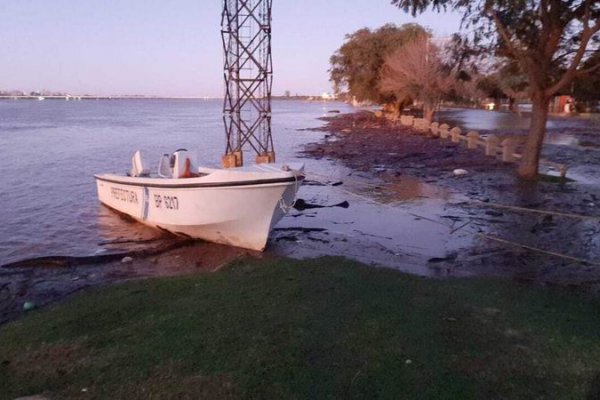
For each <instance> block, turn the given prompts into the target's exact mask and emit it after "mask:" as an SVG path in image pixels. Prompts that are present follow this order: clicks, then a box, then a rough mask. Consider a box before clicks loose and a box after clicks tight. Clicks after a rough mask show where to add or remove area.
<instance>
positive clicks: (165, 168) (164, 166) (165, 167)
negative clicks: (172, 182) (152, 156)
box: [158, 154, 173, 178]
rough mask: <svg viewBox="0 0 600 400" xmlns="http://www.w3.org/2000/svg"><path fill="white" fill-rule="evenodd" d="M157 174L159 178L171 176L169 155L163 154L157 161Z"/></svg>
mask: <svg viewBox="0 0 600 400" xmlns="http://www.w3.org/2000/svg"><path fill="white" fill-rule="evenodd" d="M158 176H160V177H161V178H172V177H173V170H172V169H171V165H170V160H169V155H168V154H163V156H162V157H161V158H160V161H159V162H158Z"/></svg>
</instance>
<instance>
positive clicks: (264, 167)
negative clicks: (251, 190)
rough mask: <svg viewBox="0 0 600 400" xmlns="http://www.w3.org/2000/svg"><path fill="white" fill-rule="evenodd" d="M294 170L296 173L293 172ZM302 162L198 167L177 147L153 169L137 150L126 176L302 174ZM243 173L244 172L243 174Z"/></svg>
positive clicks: (190, 157)
mask: <svg viewBox="0 0 600 400" xmlns="http://www.w3.org/2000/svg"><path fill="white" fill-rule="evenodd" d="M294 171H295V172H296V173H294ZM303 171H304V164H303V163H292V164H278V163H275V164H254V165H248V166H243V167H237V168H229V169H227V170H224V169H223V168H210V167H198V166H197V165H196V162H195V157H194V156H193V155H192V154H191V153H190V152H188V151H187V149H177V150H176V151H174V152H173V153H172V154H171V155H169V154H167V153H165V154H163V155H162V157H161V158H160V160H159V162H158V168H157V169H156V170H153V169H151V168H150V164H149V163H148V162H147V161H146V160H145V159H144V157H143V155H142V152H141V151H140V150H137V151H136V152H135V153H134V154H133V156H132V157H131V170H130V171H129V172H128V173H127V176H128V177H132V178H151V179H152V178H154V179H185V178H201V177H206V176H208V175H211V174H212V175H213V176H215V172H219V174H217V175H219V176H220V175H222V174H223V173H225V172H229V173H236V175H237V176H238V178H239V177H241V175H240V174H243V173H251V174H253V175H255V174H256V173H262V174H264V173H268V174H269V175H271V176H272V175H273V174H274V173H275V174H281V173H285V174H286V175H288V174H290V173H292V174H293V175H297V173H300V175H303ZM244 175H245V174H244Z"/></svg>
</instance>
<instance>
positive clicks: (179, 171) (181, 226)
mask: <svg viewBox="0 0 600 400" xmlns="http://www.w3.org/2000/svg"><path fill="white" fill-rule="evenodd" d="M132 164H133V168H132V171H131V173H130V174H129V176H127V175H117V174H101V175H96V176H95V178H96V185H97V188H98V197H99V200H100V202H102V203H103V204H105V205H106V206H108V207H110V208H112V209H115V210H117V211H119V212H121V213H124V214H127V215H129V216H131V217H133V218H134V219H136V220H138V221H140V222H142V223H144V224H146V225H150V226H153V227H156V228H159V229H162V230H166V231H169V232H172V233H174V234H176V235H183V236H188V237H192V238H199V239H204V240H207V241H210V242H216V243H222V244H227V245H232V246H236V247H242V248H247V249H251V250H258V251H262V250H264V248H265V246H266V243H267V239H268V236H269V232H270V231H271V229H272V228H273V227H274V226H275V224H277V222H278V221H279V220H280V219H281V218H282V217H283V216H284V215H285V213H286V212H287V211H289V209H290V208H291V207H292V206H293V204H294V200H295V197H296V193H297V191H298V188H299V186H300V185H301V184H302V181H303V179H304V175H303V169H304V166H303V164H301V163H297V164H287V165H282V164H256V165H251V166H246V167H239V168H227V169H220V168H198V169H194V168H193V165H192V163H191V161H190V157H189V156H188V154H187V152H186V151H185V150H178V151H177V152H175V153H173V155H172V156H171V157H169V156H168V155H164V156H163V159H162V160H161V162H160V164H159V168H158V171H157V172H156V173H155V174H151V173H150V172H149V171H148V170H147V169H146V168H145V167H144V165H143V161H142V158H141V154H140V152H139V151H138V152H136V153H135V155H134V157H133V160H132ZM194 170H195V171H197V172H192V171H194ZM182 176H188V177H185V178H184V177H182Z"/></svg>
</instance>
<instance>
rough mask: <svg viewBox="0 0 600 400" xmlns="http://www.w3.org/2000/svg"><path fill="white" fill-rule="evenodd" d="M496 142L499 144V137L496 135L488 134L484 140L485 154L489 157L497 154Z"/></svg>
mask: <svg viewBox="0 0 600 400" xmlns="http://www.w3.org/2000/svg"><path fill="white" fill-rule="evenodd" d="M498 144H500V139H498V136H496V135H490V136H488V137H487V138H486V140H485V155H486V156H489V157H496V154H498Z"/></svg>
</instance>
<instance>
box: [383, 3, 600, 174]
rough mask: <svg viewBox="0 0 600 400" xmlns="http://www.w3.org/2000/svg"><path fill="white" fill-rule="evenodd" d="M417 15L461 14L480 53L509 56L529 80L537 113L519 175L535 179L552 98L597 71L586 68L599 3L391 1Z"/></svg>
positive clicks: (594, 44)
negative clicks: (434, 11) (428, 11)
mask: <svg viewBox="0 0 600 400" xmlns="http://www.w3.org/2000/svg"><path fill="white" fill-rule="evenodd" d="M391 2H392V4H394V5H396V6H398V7H399V8H401V9H403V10H404V11H407V12H411V13H412V14H413V15H416V14H417V13H420V12H423V11H425V10H426V9H429V8H432V9H434V10H436V11H445V10H448V9H452V10H455V11H458V12H461V13H462V14H463V26H464V27H465V28H469V29H470V31H471V33H470V34H467V35H470V42H471V43H472V45H473V46H474V47H476V48H478V49H479V51H480V53H484V52H487V54H489V55H496V56H500V57H506V58H508V59H509V60H511V61H514V62H515V63H516V64H517V65H518V67H519V68H520V70H521V71H523V73H524V74H525V75H526V76H527V83H528V87H529V96H530V98H531V101H532V104H533V114H532V118H531V126H530V129H529V135H528V138H527V142H526V144H525V153H524V155H523V160H522V161H521V165H520V167H519V175H520V176H521V177H522V178H525V179H534V178H536V177H537V174H538V166H539V159H540V153H541V149H542V145H543V141H544V136H545V133H546V122H547V120H548V107H549V104H550V100H551V98H552V96H554V95H555V94H557V93H559V91H561V90H563V89H564V88H566V87H568V85H570V84H571V83H572V82H573V81H574V79H575V78H577V77H578V76H581V75H583V74H586V73H591V72H593V71H598V70H599V69H600V62H597V63H594V64H593V65H586V66H583V61H585V60H586V59H588V58H589V54H590V53H593V52H596V51H598V48H599V42H600V40H599V37H598V32H599V31H600V0H515V1H511V0H477V1H473V0H391Z"/></svg>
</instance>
